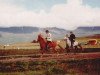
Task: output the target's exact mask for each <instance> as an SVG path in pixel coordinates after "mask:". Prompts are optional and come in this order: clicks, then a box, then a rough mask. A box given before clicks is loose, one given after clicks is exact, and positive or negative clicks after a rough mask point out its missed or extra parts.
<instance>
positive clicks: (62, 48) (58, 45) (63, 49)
mask: <svg viewBox="0 0 100 75" xmlns="http://www.w3.org/2000/svg"><path fill="white" fill-rule="evenodd" d="M60 42H61V41H60V40H58V41H57V45H58V47H59V48H60V49H61V50H64V49H63V47H62V46H61V45H60V44H59V43H60Z"/></svg>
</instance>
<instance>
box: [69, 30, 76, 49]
mask: <svg viewBox="0 0 100 75" xmlns="http://www.w3.org/2000/svg"><path fill="white" fill-rule="evenodd" d="M69 38H70V41H71V48H73V44H74V42H75V38H76V37H75V34H73V32H70V37H69Z"/></svg>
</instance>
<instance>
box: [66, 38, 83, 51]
mask: <svg viewBox="0 0 100 75" xmlns="http://www.w3.org/2000/svg"><path fill="white" fill-rule="evenodd" d="M66 44H67V45H66V46H67V48H66V50H67V52H70V51H73V50H74V52H78V51H79V50H81V51H83V47H82V46H81V44H80V43H79V42H78V41H74V43H73V48H70V47H71V41H70V39H69V38H66Z"/></svg>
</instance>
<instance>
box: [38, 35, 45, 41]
mask: <svg viewBox="0 0 100 75" xmlns="http://www.w3.org/2000/svg"><path fill="white" fill-rule="evenodd" d="M38 41H43V42H46V41H45V39H44V38H43V35H41V34H39V35H38Z"/></svg>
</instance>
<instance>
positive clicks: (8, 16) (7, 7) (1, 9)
mask: <svg viewBox="0 0 100 75" xmlns="http://www.w3.org/2000/svg"><path fill="white" fill-rule="evenodd" d="M0 26H1V27H9V26H37V27H59V28H65V29H69V30H72V29H75V28H76V27H78V26H100V0H0Z"/></svg>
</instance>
